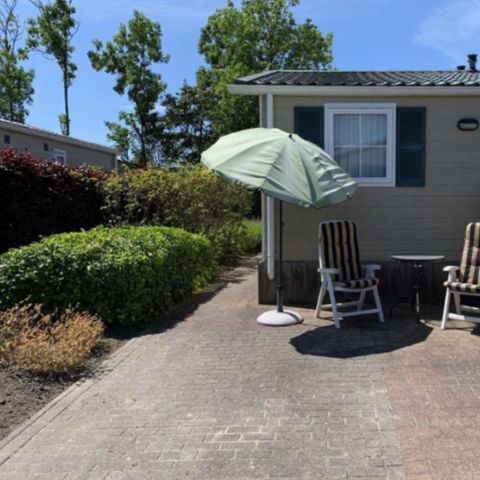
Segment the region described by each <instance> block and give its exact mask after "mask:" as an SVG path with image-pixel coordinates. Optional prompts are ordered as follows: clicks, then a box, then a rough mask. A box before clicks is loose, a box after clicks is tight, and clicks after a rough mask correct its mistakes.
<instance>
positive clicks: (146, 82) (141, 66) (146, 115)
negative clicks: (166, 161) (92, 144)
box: [88, 10, 169, 164]
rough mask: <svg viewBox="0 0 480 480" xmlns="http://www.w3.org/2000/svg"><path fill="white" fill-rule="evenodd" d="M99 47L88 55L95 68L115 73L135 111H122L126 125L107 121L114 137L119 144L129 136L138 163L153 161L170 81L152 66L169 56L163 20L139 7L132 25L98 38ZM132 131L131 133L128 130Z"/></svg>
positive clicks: (121, 91)
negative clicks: (165, 49)
mask: <svg viewBox="0 0 480 480" xmlns="http://www.w3.org/2000/svg"><path fill="white" fill-rule="evenodd" d="M93 45H94V47H95V50H91V51H89V52H88V56H89V58H90V61H91V63H92V66H93V68H94V69H95V70H97V71H100V70H103V71H105V72H107V73H110V74H112V75H115V77H116V83H115V86H114V90H115V92H117V93H118V94H119V95H125V94H126V95H127V97H128V99H129V100H130V102H131V103H132V106H133V111H131V112H125V111H123V112H120V114H119V120H120V121H121V122H122V123H123V125H119V124H117V123H112V122H107V126H108V127H109V128H110V138H111V139H114V141H116V142H117V146H118V147H119V148H121V147H122V145H119V144H118V140H120V143H121V142H123V143H125V142H126V141H127V139H128V141H129V150H130V153H131V154H132V156H133V158H134V160H135V161H136V162H137V163H141V164H146V163H148V162H151V161H152V159H153V156H154V153H155V151H157V150H158V137H159V121H160V116H159V113H158V111H157V103H158V101H159V99H160V96H161V94H162V93H163V92H164V91H165V88H166V84H165V83H164V82H163V81H162V77H161V75H160V74H159V73H156V72H154V71H153V70H152V66H153V65H154V64H158V63H166V62H168V60H169V57H168V56H165V55H164V54H163V52H162V31H161V27H160V24H159V23H157V22H154V21H152V20H150V19H149V18H147V17H146V16H145V15H144V14H143V13H141V12H139V11H137V10H135V11H134V12H133V17H132V18H131V19H130V21H129V22H128V25H124V24H121V25H120V28H119V30H118V33H117V34H116V35H114V36H113V38H112V40H111V41H109V42H106V43H105V45H104V44H103V43H102V42H101V41H100V40H94V41H93ZM127 132H128V133H127Z"/></svg>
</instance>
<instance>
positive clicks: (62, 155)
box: [52, 149, 67, 165]
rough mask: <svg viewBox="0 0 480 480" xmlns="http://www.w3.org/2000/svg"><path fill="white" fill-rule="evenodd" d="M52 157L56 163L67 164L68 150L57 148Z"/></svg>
mask: <svg viewBox="0 0 480 480" xmlns="http://www.w3.org/2000/svg"><path fill="white" fill-rule="evenodd" d="M52 159H53V161H54V162H55V163H59V164H60V165H66V164H67V152H66V151H65V150H57V149H55V150H54V151H53V153H52Z"/></svg>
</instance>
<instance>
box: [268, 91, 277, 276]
mask: <svg viewBox="0 0 480 480" xmlns="http://www.w3.org/2000/svg"><path fill="white" fill-rule="evenodd" d="M266 97H267V98H266V100H267V101H266V104H267V105H266V110H267V112H266V113H267V128H273V113H274V110H273V108H274V105H273V94H272V93H267V95H266ZM266 200H267V222H266V223H267V275H268V278H269V279H270V280H273V279H274V278H275V235H274V232H275V202H274V200H273V198H271V197H268V196H267V197H266Z"/></svg>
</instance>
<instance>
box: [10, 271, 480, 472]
mask: <svg viewBox="0 0 480 480" xmlns="http://www.w3.org/2000/svg"><path fill="white" fill-rule="evenodd" d="M231 279H232V282H231V283H230V284H228V286H227V287H226V288H223V289H221V290H220V291H219V292H217V293H216V294H213V293H212V294H209V293H206V294H204V295H202V296H200V297H197V299H196V302H191V303H190V304H186V305H184V306H182V308H180V309H179V310H178V311H177V312H175V313H174V314H173V315H172V316H171V320H172V321H178V320H183V321H181V322H179V323H177V324H176V325H175V326H173V327H172V328H170V329H168V330H166V331H163V332H155V331H152V332H149V333H147V334H145V335H143V336H141V337H138V338H136V339H134V340H132V341H131V342H130V343H129V344H127V345H126V346H125V347H123V348H122V349H121V350H120V351H119V352H117V354H115V355H114V356H113V358H111V359H110V360H109V361H108V363H107V365H106V366H105V368H104V369H103V371H102V372H101V374H100V375H99V376H98V378H96V379H90V380H87V381H86V382H84V383H83V384H81V385H77V386H75V387H73V388H72V389H70V390H68V391H67V392H66V393H65V394H63V395H62V396H61V397H60V398H59V399H57V400H56V401H55V402H53V403H52V404H50V405H49V406H48V407H47V408H46V409H44V410H43V411H42V412H40V413H39V414H38V415H37V416H36V418H35V419H33V421H31V422H29V423H28V424H26V425H24V426H23V428H21V429H20V430H17V431H16V432H14V434H13V435H12V436H10V437H9V438H8V439H7V442H4V443H3V445H2V448H1V449H0V479H1V480H7V479H8V480H28V479H33V478H35V479H48V480H56V479H62V480H63V479H68V480H74V479H75V480H79V479H89V480H96V479H102V480H105V479H108V480H114V479H115V480H120V479H132V480H133V479H135V480H144V479H155V480H162V479H168V480H177V479H185V478H189V479H194V480H202V479H208V480H224V479H237V480H246V479H269V478H271V479H277V480H281V479H283V480H287V479H288V480H294V479H295V480H297V479H305V480H306V479H315V480H317V479H328V480H331V479H336V478H364V479H377V478H378V479H392V480H393V479H403V478H411V479H416V480H420V479H447V478H448V479H449V480H452V479H462V480H468V479H475V478H480V456H478V446H479V445H480V369H479V368H478V365H479V361H480V352H479V348H478V346H479V345H480V339H479V338H478V337H477V336H476V335H474V334H472V333H475V332H476V330H474V329H472V328H471V327H470V326H469V325H467V324H462V326H461V327H460V328H452V329H450V330H448V331H446V332H441V331H440V330H439V329H438V322H436V321H431V322H427V325H419V324H417V323H416V322H415V321H414V320H413V318H412V316H410V313H409V312H408V310H405V311H403V312H402V310H401V309H399V310H398V314H397V316H396V317H395V318H394V319H389V318H387V323H386V324H384V325H380V324H379V323H378V322H377V321H376V320H375V319H366V318H364V319H362V318H357V319H351V320H349V321H346V322H345V324H344V328H343V329H342V330H340V331H337V330H335V328H334V327H333V325H332V322H331V321H329V320H314V319H313V311H311V310H303V313H304V315H305V318H306V321H305V323H304V324H303V325H300V326H295V327H287V328H268V327H262V326H260V325H257V324H256V322H255V318H256V316H257V315H258V314H259V313H260V312H262V311H264V310H265V307H259V306H257V305H256V298H255V294H256V273H255V271H254V270H253V269H251V268H244V269H239V270H237V271H236V272H235V274H234V275H232V278H231ZM427 318H434V319H438V318H439V311H438V310H432V311H430V312H429V313H428V315H427Z"/></svg>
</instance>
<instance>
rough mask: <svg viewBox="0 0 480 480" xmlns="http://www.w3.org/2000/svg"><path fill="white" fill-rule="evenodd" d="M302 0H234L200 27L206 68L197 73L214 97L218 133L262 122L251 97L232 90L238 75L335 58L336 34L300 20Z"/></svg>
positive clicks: (314, 65)
mask: <svg viewBox="0 0 480 480" xmlns="http://www.w3.org/2000/svg"><path fill="white" fill-rule="evenodd" d="M299 2H300V0H242V2H241V5H240V8H236V7H235V4H234V2H233V0H228V1H227V6H226V8H221V9H218V10H216V11H215V13H214V14H213V15H211V16H210V17H209V19H208V22H207V24H206V26H205V27H204V28H203V29H202V33H201V37H200V41H199V52H200V53H201V54H202V55H204V58H205V62H206V63H207V64H208V67H203V68H201V69H200V70H199V72H198V78H199V85H200V87H201V88H209V89H210V91H211V95H212V96H213V97H215V98H216V102H215V108H214V110H213V111H212V122H213V128H214V131H215V134H216V135H223V134H225V133H229V132H231V131H233V130H239V129H242V128H250V127H253V126H256V125H258V104H257V101H256V100H255V99H253V98H243V97H242V98H239V97H234V96H232V95H229V94H228V92H227V85H228V84H229V83H231V82H232V81H233V80H234V79H235V78H237V77H240V76H244V75H250V74H253V73H258V72H261V71H264V70H273V69H289V70H294V69H325V68H329V67H330V64H331V61H332V52H331V46H332V34H331V33H328V34H327V35H325V36H324V35H323V34H322V33H321V31H320V30H319V29H318V28H317V27H316V26H315V25H314V24H313V23H312V21H311V20H310V19H307V20H306V21H305V23H302V24H298V23H297V22H296V20H295V17H294V15H293V13H292V8H293V7H296V6H297V5H298V4H299Z"/></svg>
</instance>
